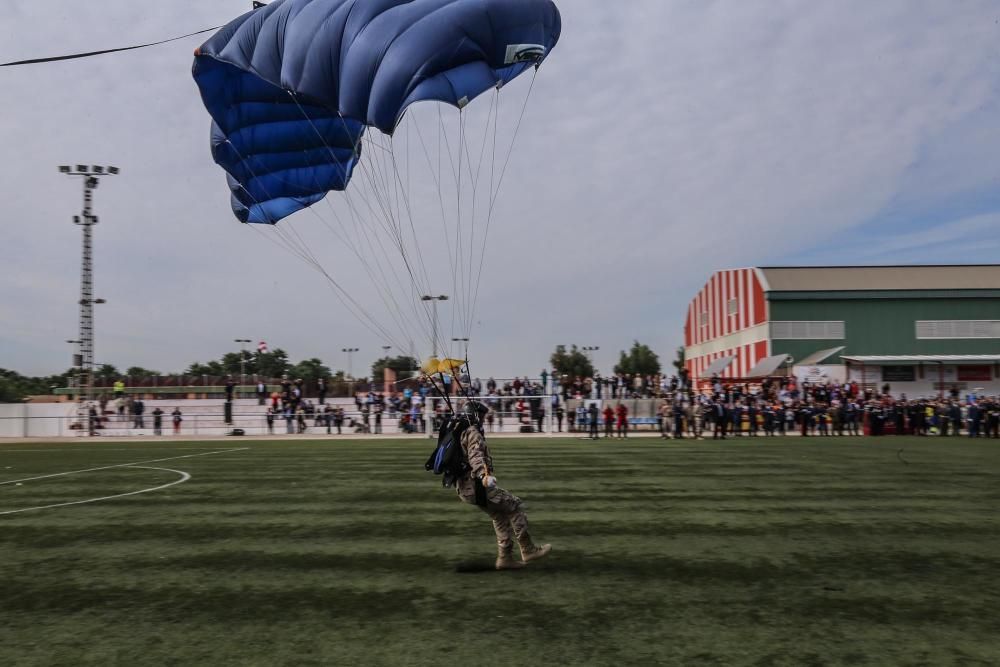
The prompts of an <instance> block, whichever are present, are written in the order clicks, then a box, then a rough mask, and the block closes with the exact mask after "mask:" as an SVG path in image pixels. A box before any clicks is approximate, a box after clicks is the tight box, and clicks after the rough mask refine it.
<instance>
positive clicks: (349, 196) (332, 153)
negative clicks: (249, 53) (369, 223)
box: [287, 90, 419, 349]
mask: <svg viewBox="0 0 1000 667" xmlns="http://www.w3.org/2000/svg"><path fill="white" fill-rule="evenodd" d="M287 92H288V94H289V97H291V98H292V100H293V101H294V102H295V104H296V106H297V107H298V109H299V112H300V113H301V114H302V116H303V117H304V118H305V119H306V121H307V122H308V123H309V125H310V127H312V130H313V132H314V133H315V134H316V136H317V137H318V138H319V139H320V141H321V142H322V143H323V146H324V147H325V148H326V149H327V152H329V154H330V156H331V157H332V158H333V160H334V162H336V163H337V164H338V165H340V166H341V168H343V165H342V163H341V162H340V160H339V158H337V155H336V153H335V152H334V150H333V149H332V148H331V147H330V145H329V144H328V143H327V141H326V138H325V137H324V136H323V134H322V133H321V132H320V131H319V129H318V128H317V127H316V124H315V123H314V122H313V120H312V118H310V117H309V114H307V113H306V111H305V109H304V108H303V107H302V105H301V104H300V103H299V101H298V99H297V98H296V96H295V94H294V92H293V91H290V90H289V91H287ZM341 122H342V123H343V124H344V127H345V130H346V129H347V123H346V121H345V120H344V119H343V117H341ZM359 141H360V140H359ZM369 143H372V144H374V145H376V146H378V144H377V142H369ZM379 147H380V148H383V147H381V146H379ZM383 150H384V148H383ZM355 153H357V148H355ZM358 166H359V167H361V171H362V173H365V174H366V176H367V173H366V171H365V169H364V168H363V167H364V162H363V157H362V160H359V163H358ZM369 180H371V179H370V177H369ZM372 190H373V191H374V186H373V187H372ZM344 194H345V199H346V200H347V202H348V206H349V208H350V210H351V213H352V216H353V217H354V222H355V229H356V230H359V229H360V230H362V231H363V230H364V226H363V225H360V224H358V222H357V212H356V207H355V206H354V204H353V202H352V201H351V195H350V193H349V192H348V191H347V189H346V188H345V190H344ZM362 199H363V200H364V201H365V204H366V206H368V208H369V211H371V212H372V213H373V217H374V218H375V219H376V220H378V216H377V215H374V211H373V210H372V208H371V205H370V203H369V202H368V200H367V198H365V197H362ZM376 200H377V203H379V205H380V207H381V204H382V202H381V199H380V198H378V197H377V195H376ZM330 206H331V208H332V204H331V205H330ZM310 210H311V209H310ZM383 212H384V209H383ZM314 213H315V211H314ZM316 215H317V216H318V214H316ZM320 219H321V220H323V218H322V217H321V218H320ZM324 222H325V221H324ZM387 231H388V233H389V235H390V236H391V237H395V236H396V235H395V234H393V233H392V231H391V230H387ZM363 235H364V236H365V238H366V241H367V242H368V245H369V248H372V250H373V253H372V254H373V256H376V257H377V253H375V252H374V248H373V247H372V244H371V240H370V239H369V238H368V236H367V232H366V231H363ZM376 238H377V237H376ZM394 243H395V242H394ZM380 245H381V242H380ZM397 247H400V249H401V251H402V248H401V245H399V246H397ZM383 250H384V249H383ZM404 252H405V251H404ZM357 254H358V255H360V253H357ZM359 259H360V258H359ZM405 261H406V259H405V256H404V262H405ZM361 262H362V264H363V265H366V264H367V262H366V261H365V260H364V259H361ZM390 266H391V265H390ZM320 268H321V267H320ZM379 268H380V270H381V264H379ZM407 271H408V272H409V274H410V278H411V280H414V276H413V272H412V271H411V270H410V267H409V266H408V265H407ZM323 273H324V274H326V272H325V271H323ZM382 273H383V275H384V271H383V272H382ZM393 273H394V275H395V272H394V271H393ZM326 275H328V274H326ZM395 277H396V279H397V282H399V283H400V284H401V285H402V281H400V280H399V278H398V276H395ZM380 291H381V290H380ZM386 291H387V292H388V293H390V294H391V293H392V290H391V289H387V290H386ZM411 291H412V285H411ZM393 301H394V302H395V299H394V298H393ZM383 302H384V299H383ZM411 303H412V301H411ZM387 307H388V305H387ZM391 310H392V309H391V308H390V311H391ZM396 310H397V312H396V313H394V319H396V321H397V326H399V328H400V330H401V331H403V332H405V331H406V327H405V326H404V325H403V323H402V321H401V320H400V318H401V316H402V313H401V312H398V311H399V308H398V304H397V309H396ZM414 312H416V309H415V308H414ZM369 317H370V315H369ZM371 319H374V318H371ZM418 320H419V318H418ZM379 328H380V329H383V330H384V328H383V327H381V326H380V327H379ZM386 338H387V340H389V341H390V342H392V343H393V344H394V345H396V347H397V348H400V349H403V346H402V345H400V344H399V343H398V341H396V340H395V339H394V337H393V336H390V335H387V334H386Z"/></svg>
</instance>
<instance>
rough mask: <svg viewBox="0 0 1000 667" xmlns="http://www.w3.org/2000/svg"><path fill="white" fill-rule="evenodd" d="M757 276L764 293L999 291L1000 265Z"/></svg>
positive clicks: (767, 270) (787, 269) (792, 269)
mask: <svg viewBox="0 0 1000 667" xmlns="http://www.w3.org/2000/svg"><path fill="white" fill-rule="evenodd" d="M759 272H760V275H761V276H762V277H763V281H762V282H763V283H764V290H765V291H773V292H829V291H851V290H966V289H967V290H973V289H994V290H995V289H1000V264H979V265H973V264H969V265H953V264H952V265H936V266H917V265H911V266H772V267H761V268H760V269H759Z"/></svg>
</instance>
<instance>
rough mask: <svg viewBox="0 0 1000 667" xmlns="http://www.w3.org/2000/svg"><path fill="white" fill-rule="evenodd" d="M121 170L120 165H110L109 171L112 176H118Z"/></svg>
mask: <svg viewBox="0 0 1000 667" xmlns="http://www.w3.org/2000/svg"><path fill="white" fill-rule="evenodd" d="M120 171H121V170H120V169H119V168H118V167H108V173H109V174H111V175H112V176H117V175H118V173H119V172H120Z"/></svg>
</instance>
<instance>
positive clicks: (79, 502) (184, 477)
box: [0, 466, 191, 516]
mask: <svg viewBox="0 0 1000 667" xmlns="http://www.w3.org/2000/svg"><path fill="white" fill-rule="evenodd" d="M124 467H127V468H142V469H144V470H164V471H166V472H173V473H177V474H178V475H180V476H181V478H180V479H175V480H174V481H172V482H170V483H169V484H161V485H160V486H154V487H151V488H148V489H141V490H139V491H129V492H128V493H119V494H117V495H114V496H104V497H103V498H89V499H87V500H74V501H73V502H70V503H56V504H55V505H40V506H38V507H25V508H24V509H19V510H8V511H6V512H0V516H3V515H4V514H17V513H18V512H31V511H34V510H47V509H50V508H52V507H66V506H67V505H83V504H85V503H96V502H100V501H102V500H111V499H112V498H124V497H125V496H137V495H139V494H140V493H150V492H151V491H159V490H160V489H166V488H168V487H171V486H174V485H176V484H183V483H184V482H186V481H188V480H189V479H191V475H190V474H188V473H186V472H184V471H183V470H173V469H172V468H153V467H150V466H124Z"/></svg>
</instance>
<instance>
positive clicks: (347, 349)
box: [340, 347, 361, 379]
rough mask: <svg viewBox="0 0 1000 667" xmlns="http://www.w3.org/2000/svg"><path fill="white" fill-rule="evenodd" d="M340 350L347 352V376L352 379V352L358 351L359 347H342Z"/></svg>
mask: <svg viewBox="0 0 1000 667" xmlns="http://www.w3.org/2000/svg"><path fill="white" fill-rule="evenodd" d="M340 351H341V352H346V353H347V377H349V378H351V379H354V372H353V371H352V368H353V361H354V353H355V352H360V351H361V349H360V348H357V347H344V348H341V349H340Z"/></svg>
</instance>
